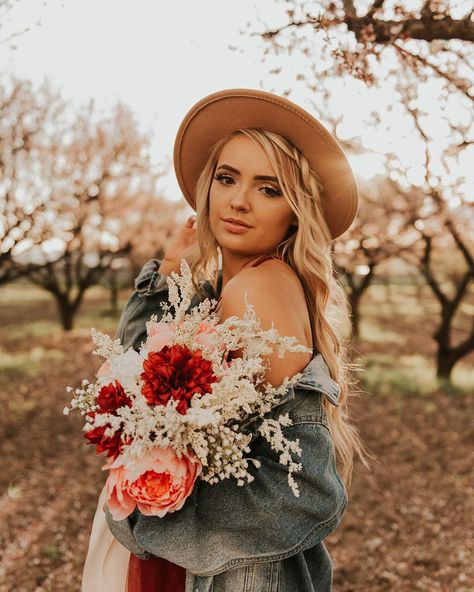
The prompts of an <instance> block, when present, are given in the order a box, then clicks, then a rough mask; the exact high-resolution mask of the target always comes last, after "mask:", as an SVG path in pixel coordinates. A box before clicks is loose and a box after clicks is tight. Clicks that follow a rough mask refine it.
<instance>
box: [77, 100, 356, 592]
mask: <svg viewBox="0 0 474 592" xmlns="http://www.w3.org/2000/svg"><path fill="white" fill-rule="evenodd" d="M174 166H175V170H176V174H177V178H178V182H179V184H180V187H181V189H182V191H183V194H184V196H185V198H186V199H187V201H188V202H189V204H190V205H191V206H192V207H193V209H195V211H196V217H190V219H189V220H188V221H187V222H186V224H185V225H184V226H183V227H182V228H181V230H180V231H179V233H178V234H177V235H176V237H175V238H174V240H173V242H172V243H171V244H170V246H169V248H168V250H167V252H166V254H165V256H164V258H163V261H159V260H156V259H152V260H150V261H148V262H147V264H146V265H145V266H144V268H143V269H142V272H141V273H140V275H139V276H138V277H137V279H136V281H135V288H136V290H135V292H134V293H133V294H132V296H131V297H130V299H129V301H128V303H127V304H126V306H125V308H124V311H123V313H122V317H121V321H120V325H119V330H118V336H119V337H120V338H121V340H122V343H123V344H124V346H125V348H128V347H130V346H133V347H135V348H136V349H138V348H139V346H140V343H141V342H142V341H143V340H144V339H145V334H146V328H145V323H146V321H147V320H148V319H149V317H150V316H151V314H157V313H158V314H159V311H160V306H159V303H160V302H161V301H163V300H166V298H167V285H166V276H167V275H168V274H169V273H171V272H172V271H179V264H180V261H181V258H182V257H185V258H186V259H187V260H188V261H189V263H190V264H191V267H192V270H193V279H194V283H195V287H196V294H195V297H194V300H193V302H192V304H191V306H194V305H196V304H197V303H198V302H199V301H200V300H201V299H202V298H204V297H206V296H213V297H216V298H218V307H217V312H218V314H219V316H220V318H221V320H224V319H225V318H228V317H229V316H232V315H238V316H239V315H242V314H243V312H244V310H245V300H244V298H245V295H246V296H247V299H248V301H249V302H250V303H251V304H252V305H253V306H254V309H255V312H256V315H257V316H258V317H259V319H260V321H261V324H262V326H263V327H264V328H265V327H270V326H271V325H272V324H273V325H274V326H275V327H276V329H278V331H279V332H280V333H281V334H283V335H289V336H294V337H296V338H297V339H298V340H299V342H300V343H303V344H305V345H307V346H308V347H309V348H311V349H312V354H310V353H287V354H286V356H285V357H284V358H283V359H282V358H278V357H277V355H276V354H272V355H269V356H268V362H269V365H268V371H267V375H266V380H267V381H268V382H270V383H272V384H273V385H278V384H281V382H282V381H283V379H284V377H285V376H293V375H295V374H296V373H298V372H301V373H302V377H301V378H300V379H299V380H298V381H297V382H296V384H295V386H294V387H290V388H289V389H288V392H287V394H286V396H285V397H284V398H283V399H282V401H281V402H280V404H279V405H278V406H277V407H276V408H275V409H274V410H272V413H274V414H275V416H277V415H279V414H281V413H289V415H290V417H291V419H292V420H293V424H292V425H291V426H288V427H286V428H284V429H285V431H286V432H287V434H286V435H287V437H288V438H291V439H298V440H299V443H300V447H301V449H302V455H301V458H299V462H301V463H302V465H303V469H302V471H301V472H300V473H298V475H297V478H298V479H299V483H300V496H299V497H295V496H294V495H293V493H292V492H291V491H290V489H289V488H288V486H287V483H286V476H285V473H284V471H285V469H284V468H283V469H282V466H281V465H280V464H279V462H278V458H277V457H276V455H275V453H274V452H273V451H272V450H271V449H269V447H268V445H266V444H265V443H264V442H262V440H261V439H259V438H258V437H256V438H255V440H254V441H253V445H252V455H251V456H252V457H253V458H258V459H259V460H260V462H261V467H260V468H259V469H258V470H256V471H255V473H254V474H255V480H254V481H253V482H252V483H250V484H248V485H246V486H244V487H237V486H236V485H235V483H233V482H232V480H224V481H220V482H219V483H217V484H213V485H209V484H208V483H206V482H197V484H196V487H195V489H194V490H193V493H192V495H191V496H190V498H189V499H188V500H187V501H186V504H185V505H184V506H183V508H182V509H181V510H180V511H179V512H176V513H173V514H168V515H166V516H165V517H164V518H156V517H148V516H143V515H141V514H140V512H139V511H138V510H137V511H135V512H134V514H132V515H131V516H130V517H129V518H128V519H126V520H123V521H120V522H115V521H114V520H113V519H111V516H110V514H109V513H108V511H107V512H106V521H107V524H108V526H109V528H110V531H111V533H112V534H113V535H114V537H115V539H116V540H113V539H112V541H113V543H112V542H111V539H110V537H111V535H110V533H107V534H105V533H102V535H101V536H102V537H103V540H105V539H104V537H106V536H108V537H109V539H108V544H109V543H110V544H111V545H112V544H115V545H118V547H117V549H118V550H117V551H116V553H115V552H114V553H112V551H111V548H112V547H111V548H110V549H109V556H108V559H107V560H105V559H104V557H105V555H106V554H105V555H104V554H102V556H101V559H99V560H97V561H95V565H94V566H93V565H92V564H93V563H94V559H93V557H92V555H93V553H92V552H91V550H90V551H89V555H88V561H89V565H87V562H86V568H87V569H86V570H85V574H87V575H88V576H89V580H88V581H91V579H92V580H93V581H94V583H93V584H90V588H87V587H85V588H83V590H85V592H96V591H99V590H105V589H107V591H108V592H114V591H116V592H118V590H119V589H120V591H121V592H122V590H125V587H126V586H127V588H126V589H127V591H128V592H138V591H140V592H144V591H147V592H148V591H149V592H152V591H153V592H158V591H159V592H163V591H168V592H171V591H173V592H178V591H179V592H191V591H193V592H205V591H206V592H211V591H212V592H244V591H245V592H257V591H258V592H295V591H298V592H310V591H311V592H314V591H320V592H323V591H324V592H326V591H329V590H331V589H332V562H331V559H330V556H329V554H328V552H327V549H326V547H325V545H324V543H323V539H324V538H325V537H327V536H328V535H329V534H330V533H331V532H333V531H334V530H335V528H337V526H338V524H339V523H340V521H341V519H342V516H343V513H344V510H345V508H346V505H347V490H348V487H349V484H350V479H351V474H352V467H353V458H354V455H357V456H359V457H360V458H361V459H362V461H363V462H364V463H366V461H365V457H364V448H363V446H362V444H361V442H360V439H359V437H358V435H357V432H356V430H355V429H354V427H353V426H351V424H350V422H349V417H348V408H347V402H348V394H349V393H348V391H349V386H350V379H349V377H348V367H349V365H348V363H347V361H346V360H345V355H346V354H345V348H344V344H343V341H342V339H341V336H340V335H338V333H337V332H336V331H335V329H334V327H333V326H332V323H331V321H330V319H329V315H328V312H329V308H330V307H332V308H336V309H337V308H339V309H340V310H339V313H342V315H344V314H346V313H347V308H346V299H345V296H344V292H343V289H342V287H341V286H340V284H339V283H338V281H337V279H336V278H335V274H334V270H333V262H332V259H331V242H332V241H333V240H334V239H335V238H336V237H338V236H340V235H341V234H342V233H343V232H344V231H345V230H347V229H348V228H349V226H350V224H351V223H352V221H353V219H354V217H355V215H356V213H357V207H358V191H357V185H356V182H355V179H354V175H353V173H352V170H351V168H350V166H349V164H348V161H347V159H346V157H345V155H344V152H343V150H342V148H341V147H340V146H339V144H338V143H337V142H336V140H335V139H334V137H333V136H332V135H331V134H330V133H329V132H328V131H327V130H326V129H325V128H324V126H322V124H321V123H320V122H319V121H317V120H316V119H315V118H314V117H312V116H311V115H310V114H309V113H308V112H306V111H305V110H303V109H302V108H301V107H299V106H298V105H296V104H294V103H293V102H291V101H289V100H287V99H285V98H282V97H279V96H277V95H274V94H271V93H266V92H263V91H259V90H253V89H231V90H224V91H221V92H218V93H214V94H212V95H210V96H208V97H205V98H204V99H202V100H201V101H199V102H198V103H197V104H196V105H194V106H193V107H192V109H191V110H190V111H189V112H188V114H187V115H186V117H185V118H184V120H183V122H182V123H181V126H180V128H179V130H178V134H177V138H176V142H175V149H174ZM238 355H239V352H235V356H238ZM336 455H337V463H338V464H337V466H336ZM101 501H102V500H101ZM101 501H100V502H99V506H101ZM102 514H103V513H102V508H101V507H100V508H99V507H98V509H97V513H96V520H97V521H98V522H99V521H100V523H101V525H102V529H104V526H103V515H102ZM98 536H99V535H98ZM91 538H92V537H91ZM117 541H119V543H117ZM126 550H128V551H129V552H130V559H129V563H128V577H127V578H125V577H124V576H123V575H121V576H120V577H121V580H120V584H119V586H118V587H117V588H112V587H109V588H107V582H106V584H100V585H99V584H98V579H99V578H98V577H97V578H96V579H95V580H94V576H93V575H91V574H94V573H95V572H94V569H96V568H97V564H98V563H100V566H101V569H102V570H103V569H104V566H105V564H107V565H108V568H109V571H110V566H111V564H112V563H111V562H112V557H117V558H118V557H119V556H120V559H117V561H118V563H121V566H122V567H121V569H122V572H123V570H124V569H125V568H124V561H125V560H124V555H123V553H124V552H125V551H126ZM120 553H121V554H122V555H120ZM96 557H98V555H96ZM126 557H128V556H126ZM112 571H114V570H113V569H112ZM103 573H104V572H103ZM115 573H117V570H116V571H115ZM125 580H127V584H126V583H125ZM94 585H95V586H96V587H93V586H94ZM101 586H102V587H101Z"/></svg>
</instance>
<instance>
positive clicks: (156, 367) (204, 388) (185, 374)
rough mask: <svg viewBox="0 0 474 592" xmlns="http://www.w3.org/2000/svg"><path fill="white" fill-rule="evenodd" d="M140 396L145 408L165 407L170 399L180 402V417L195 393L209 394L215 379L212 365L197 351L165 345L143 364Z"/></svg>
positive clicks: (181, 346) (150, 354)
mask: <svg viewBox="0 0 474 592" xmlns="http://www.w3.org/2000/svg"><path fill="white" fill-rule="evenodd" d="M143 369H144V372H142V374H141V377H142V379H143V381H144V383H145V384H144V385H143V387H142V394H143V396H144V397H145V399H146V400H147V402H148V405H166V404H167V403H168V401H169V400H170V399H171V397H173V399H174V400H175V401H179V402H178V405H177V407H176V409H177V410H178V411H179V413H181V414H182V415H185V413H186V410H187V409H188V408H189V406H190V402H191V398H192V397H193V395H194V393H197V394H200V395H203V394H205V393H208V392H210V390H211V384H212V383H213V382H216V380H217V378H216V376H215V375H214V372H213V371H212V364H211V362H210V361H209V360H205V359H204V358H203V357H202V353H201V351H200V350H197V351H194V352H193V351H191V350H190V349H188V348H187V347H185V346H183V345H171V346H170V345H165V346H164V347H163V348H162V349H161V350H160V351H158V352H151V353H149V354H148V357H147V359H146V360H145V362H144V363H143Z"/></svg>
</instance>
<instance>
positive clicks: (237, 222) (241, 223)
mask: <svg viewBox="0 0 474 592" xmlns="http://www.w3.org/2000/svg"><path fill="white" fill-rule="evenodd" d="M222 219H223V220H224V222H229V223H230V224H234V225H235V226H243V227H244V228H251V226H250V224H247V223H246V222H244V221H243V220H239V219H238V218H222Z"/></svg>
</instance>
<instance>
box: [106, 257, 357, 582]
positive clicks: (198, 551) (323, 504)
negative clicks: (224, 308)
mask: <svg viewBox="0 0 474 592" xmlns="http://www.w3.org/2000/svg"><path fill="white" fill-rule="evenodd" d="M159 265H160V261H159V260H157V259H151V260H150V261H148V262H147V263H146V264H145V265H144V267H143V268H142V270H141V272H140V274H139V275H138V277H137V278H136V280H135V291H134V292H133V294H132V295H131V297H130V299H129V300H128V302H127V304H126V305H125V307H124V309H123V312H122V316H121V319H120V323H119V327H118V330H117V336H118V337H119V338H120V339H121V342H122V344H123V345H124V347H125V349H127V348H129V347H131V346H132V347H134V348H135V349H137V350H138V349H139V347H140V344H141V342H142V341H144V340H145V338H146V327H145V322H146V321H147V320H148V319H149V318H150V316H151V315H152V314H157V315H158V316H160V313H161V312H162V309H161V307H160V305H159V303H160V302H162V301H164V300H166V299H167V296H168V288H167V283H166V276H163V275H160V274H159V273H158V272H157V269H158V267H159ZM221 284H222V276H220V278H219V283H218V286H217V288H218V290H217V292H218V293H219V291H220V286H221ZM203 287H204V289H205V291H206V293H207V294H208V295H209V296H217V295H218V294H216V295H214V294H213V293H212V287H211V285H210V284H209V283H207V282H206V284H204V286H203ZM199 301H200V298H199V296H198V294H195V295H194V298H193V301H192V302H191V306H190V308H192V307H193V306H195V305H196V304H197V303H198V302H199ZM339 393H340V388H339V385H338V384H337V383H336V382H335V381H334V380H332V379H331V377H330V375H329V370H328V367H327V364H326V363H325V361H324V359H323V358H322V356H321V354H317V355H314V356H313V358H312V359H311V361H310V362H309V363H308V365H307V366H306V367H305V368H304V369H303V370H302V375H301V376H300V378H299V379H298V380H297V382H295V383H294V384H293V385H292V386H290V387H288V389H287V392H286V393H285V395H284V397H283V398H282V399H280V400H279V401H278V404H277V405H275V406H274V407H273V408H272V410H271V411H270V413H269V414H268V417H273V418H276V417H277V416H278V415H279V414H280V413H287V412H288V413H289V416H290V418H291V419H292V420H293V424H292V425H290V426H287V427H285V428H283V432H284V433H285V436H286V437H287V438H288V439H291V440H295V439H298V440H299V444H300V447H301V451H302V454H301V456H299V455H298V456H296V457H295V461H296V462H300V463H302V465H303V468H302V470H301V471H299V472H296V473H295V474H294V478H295V480H296V482H297V483H298V485H299V490H300V495H299V497H295V496H294V494H293V492H292V491H291V489H290V487H289V485H288V480H287V468H286V467H284V466H283V465H281V464H280V463H279V457H278V454H277V453H275V451H273V450H272V449H271V447H270V446H269V444H268V443H267V442H266V440H264V439H263V438H262V437H261V436H259V435H258V434H256V433H255V426H253V425H252V422H250V423H249V425H248V426H247V428H246V429H249V430H253V434H254V436H255V437H254V438H253V439H252V442H251V444H250V448H251V453H250V454H249V456H251V457H252V458H258V459H259V461H260V463H261V466H260V468H258V469H257V468H256V467H254V465H253V463H249V468H248V471H249V473H251V474H252V475H253V476H254V481H252V482H251V483H248V484H245V485H244V486H237V483H236V482H235V480H234V479H225V480H223V481H219V482H218V483H215V484H212V485H210V484H209V483H207V482H205V481H202V480H199V479H198V480H197V481H196V483H195V486H194V489H193V491H192V493H191V495H190V496H189V497H188V498H187V500H186V502H185V504H184V506H183V507H182V508H181V509H180V510H179V511H177V512H173V513H169V514H167V515H165V516H164V517H163V518H158V517H155V516H143V515H142V514H141V513H140V512H139V511H138V510H135V511H134V512H133V514H131V515H130V516H129V517H128V518H126V519H125V520H121V521H114V520H113V519H112V516H111V514H110V512H109V511H107V513H106V520H107V524H108V526H109V528H110V530H111V532H112V533H113V535H114V536H115V537H116V538H117V539H118V540H119V541H120V542H121V543H122V544H123V545H124V546H125V547H126V548H127V549H129V550H130V551H131V552H132V553H134V554H135V555H137V556H138V557H140V558H142V559H146V558H149V557H151V556H153V555H155V556H158V557H163V558H164V559H167V560H168V561H171V562H173V563H175V564H177V565H180V566H182V567H183V568H185V569H186V592H328V591H330V590H331V589H332V562H331V558H330V556H329V554H328V552H327V550H326V547H325V545H324V543H323V539H324V538H325V537H327V536H328V535H329V534H330V533H332V532H333V531H334V530H335V529H336V528H337V526H338V524H339V522H340V521H341V518H342V516H343V513H344V511H345V508H346V505H347V493H346V490H345V487H344V485H343V483H342V481H341V479H340V476H339V474H338V472H337V470H336V459H335V451H334V444H333V441H332V438H331V435H330V432H329V427H328V423H327V418H326V414H325V410H324V407H323V405H322V398H323V397H327V398H328V399H329V401H330V402H331V403H332V404H334V405H338V398H339Z"/></svg>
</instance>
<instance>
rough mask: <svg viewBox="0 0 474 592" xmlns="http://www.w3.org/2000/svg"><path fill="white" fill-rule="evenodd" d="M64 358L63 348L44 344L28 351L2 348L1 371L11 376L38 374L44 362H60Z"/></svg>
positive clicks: (0, 353) (0, 351) (0, 354)
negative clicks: (11, 350) (13, 350)
mask: <svg viewBox="0 0 474 592" xmlns="http://www.w3.org/2000/svg"><path fill="white" fill-rule="evenodd" d="M63 358H64V352H63V351H62V350H60V349H54V348H53V349H49V348H48V349H47V348H44V347H42V346H34V347H32V348H31V349H30V350H28V351H20V352H16V353H10V352H8V351H6V350H4V349H0V372H1V373H2V374H3V376H7V377H10V378H21V377H23V376H30V377H31V376H36V375H37V374H38V372H39V371H40V370H41V367H42V365H43V364H45V363H49V362H60V361H61V360H62V359H63Z"/></svg>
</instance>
